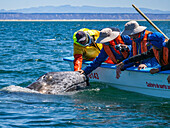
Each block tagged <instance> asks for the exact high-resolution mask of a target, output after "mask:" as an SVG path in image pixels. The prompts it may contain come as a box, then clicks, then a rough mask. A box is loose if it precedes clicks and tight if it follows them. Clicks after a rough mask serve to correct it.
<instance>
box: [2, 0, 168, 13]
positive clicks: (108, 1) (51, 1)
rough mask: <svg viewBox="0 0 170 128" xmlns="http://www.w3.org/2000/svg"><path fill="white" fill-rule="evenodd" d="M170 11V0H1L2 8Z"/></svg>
mask: <svg viewBox="0 0 170 128" xmlns="http://www.w3.org/2000/svg"><path fill="white" fill-rule="evenodd" d="M132 4H134V5H135V6H137V7H138V8H149V9H158V10H163V11H170V0H0V10H1V9H5V10H13V9H22V8H30V7H39V6H61V5H72V6H85V5H88V6H97V7H132Z"/></svg>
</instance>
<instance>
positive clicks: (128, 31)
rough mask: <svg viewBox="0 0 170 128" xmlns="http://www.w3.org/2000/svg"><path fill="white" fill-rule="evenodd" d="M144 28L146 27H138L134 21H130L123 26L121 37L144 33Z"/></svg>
mask: <svg viewBox="0 0 170 128" xmlns="http://www.w3.org/2000/svg"><path fill="white" fill-rule="evenodd" d="M146 28H147V27H145V26H139V24H138V23H137V22H136V21H134V20H132V21H129V22H127V23H126V24H125V29H124V30H123V32H122V35H134V34H137V33H140V32H142V31H144V30H145V29H146Z"/></svg>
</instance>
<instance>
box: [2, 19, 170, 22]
mask: <svg viewBox="0 0 170 128" xmlns="http://www.w3.org/2000/svg"><path fill="white" fill-rule="evenodd" d="M130 20H135V19H121V20H111V19H100V20H99V19H92V20H90V19H88V20H86V19H83V20H82V19H69V20H68V19H67V20H65V19H62V20H16V19H11V20H2V19H0V21H1V22H2V21H14V22H15V21H28V22H29V21H30V22H31V21H37V22H38V21H40V22H41V21H47V22H48V21H56V22H57V21H130ZM136 21H146V20H145V19H143V20H136ZM152 21H170V19H157V20H152Z"/></svg>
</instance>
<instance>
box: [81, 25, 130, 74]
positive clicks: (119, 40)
mask: <svg viewBox="0 0 170 128" xmlns="http://www.w3.org/2000/svg"><path fill="white" fill-rule="evenodd" d="M96 43H101V44H103V48H102V50H101V52H100V54H99V55H98V56H97V57H96V58H95V59H94V60H93V61H92V62H91V63H90V64H89V65H88V66H86V67H85V68H83V70H80V71H79V72H80V73H85V74H86V75H88V74H89V73H91V72H92V71H93V70H95V69H96V68H97V67H99V66H100V65H101V63H102V62H104V61H105V60H106V59H107V58H108V57H109V58H110V59H111V60H112V61H113V64H117V63H119V62H121V61H122V60H124V59H125V58H127V57H128V56H129V49H130V48H131V43H132V42H131V40H130V37H129V36H120V31H119V29H116V28H115V29H111V28H104V29H102V30H101V31H100V36H99V38H98V39H97V41H96ZM119 44H121V46H120V47H121V48H122V49H123V50H120V48H118V49H116V47H115V46H117V45H119Z"/></svg>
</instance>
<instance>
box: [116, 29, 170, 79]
mask: <svg viewBox="0 0 170 128" xmlns="http://www.w3.org/2000/svg"><path fill="white" fill-rule="evenodd" d="M164 41H165V37H164V36H163V35H162V34H161V33H159V32H155V33H154V34H152V36H151V37H150V40H149V42H148V43H147V45H152V48H151V49H150V50H148V51H147V52H144V53H142V54H139V55H136V56H133V57H130V58H128V59H126V60H124V61H123V62H120V63H119V64H118V65H117V68H116V78H119V77H120V73H121V69H122V68H123V66H124V65H125V64H128V63H131V62H137V61H141V60H144V59H147V58H152V57H155V58H156V60H157V62H158V63H159V65H160V66H158V67H156V68H152V69H151V70H150V73H151V74H154V73H157V72H159V71H165V70H170V52H169V50H170V49H169V48H167V47H165V46H164V44H165V43H164Z"/></svg>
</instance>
